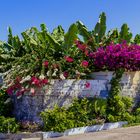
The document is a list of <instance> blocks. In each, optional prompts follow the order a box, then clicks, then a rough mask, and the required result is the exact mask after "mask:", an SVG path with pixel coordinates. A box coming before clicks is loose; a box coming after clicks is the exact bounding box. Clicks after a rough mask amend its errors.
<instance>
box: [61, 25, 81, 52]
mask: <svg viewBox="0 0 140 140" xmlns="http://www.w3.org/2000/svg"><path fill="white" fill-rule="evenodd" d="M77 34H78V29H77V26H76V24H72V25H71V26H70V27H69V30H68V32H67V33H66V34H65V42H64V47H66V49H67V48H70V47H72V45H73V44H74V41H75V40H76V39H77V38H78V37H77Z"/></svg>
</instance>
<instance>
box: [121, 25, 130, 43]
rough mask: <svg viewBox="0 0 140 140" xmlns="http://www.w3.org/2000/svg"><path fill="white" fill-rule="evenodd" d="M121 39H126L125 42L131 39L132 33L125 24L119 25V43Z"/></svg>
mask: <svg viewBox="0 0 140 140" xmlns="http://www.w3.org/2000/svg"><path fill="white" fill-rule="evenodd" d="M122 41H127V43H131V41H132V33H131V32H130V30H129V27H128V25H127V24H123V25H122V27H121V31H120V35H119V43H121V42H122Z"/></svg>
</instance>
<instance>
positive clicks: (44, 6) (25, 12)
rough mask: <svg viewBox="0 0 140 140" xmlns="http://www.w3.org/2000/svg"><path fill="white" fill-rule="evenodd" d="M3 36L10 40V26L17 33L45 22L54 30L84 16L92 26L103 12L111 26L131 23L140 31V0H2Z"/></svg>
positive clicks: (133, 28) (87, 24)
mask: <svg viewBox="0 0 140 140" xmlns="http://www.w3.org/2000/svg"><path fill="white" fill-rule="evenodd" d="M0 2H1V4H0V21H1V22H0V40H7V27H8V26H11V27H12V29H13V34H14V35H16V34H17V35H20V33H21V32H22V31H24V30H26V29H27V28H30V27H31V26H36V27H39V25H40V24H41V23H45V24H46V25H47V27H48V28H49V30H50V31H52V29H53V28H55V27H56V26H58V25H62V26H63V28H64V29H65V30H67V29H68V27H69V25H70V24H72V23H73V22H75V21H77V20H81V21H82V22H83V23H84V24H85V25H86V26H87V27H88V28H89V30H91V29H92V28H93V27H94V26H95V23H96V22H97V21H98V16H99V14H100V13H101V12H102V11H104V12H105V13H106V15H107V29H108V30H110V29H113V28H116V27H117V28H120V27H121V25H122V24H123V23H127V24H128V25H129V27H130V29H131V31H132V32H133V33H134V34H136V33H140V0H0Z"/></svg>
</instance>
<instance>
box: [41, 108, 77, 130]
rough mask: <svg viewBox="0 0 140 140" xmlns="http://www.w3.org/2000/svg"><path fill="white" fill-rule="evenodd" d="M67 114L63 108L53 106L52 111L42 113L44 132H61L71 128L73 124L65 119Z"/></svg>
mask: <svg viewBox="0 0 140 140" xmlns="http://www.w3.org/2000/svg"><path fill="white" fill-rule="evenodd" d="M67 113H68V112H67V110H66V109H65V108H64V107H62V108H60V107H58V106H55V107H54V109H53V110H48V111H45V112H42V113H41V117H42V119H43V122H44V130H45V131H57V132H62V131H65V130H66V129H68V128H73V127H74V122H73V121H72V120H70V119H67Z"/></svg>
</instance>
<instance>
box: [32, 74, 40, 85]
mask: <svg viewBox="0 0 140 140" xmlns="http://www.w3.org/2000/svg"><path fill="white" fill-rule="evenodd" d="M31 84H33V85H36V86H39V84H40V80H39V79H38V78H37V77H35V76H33V77H32V78H31Z"/></svg>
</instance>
